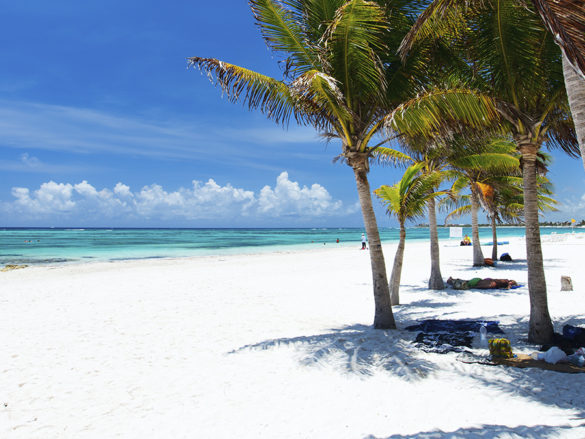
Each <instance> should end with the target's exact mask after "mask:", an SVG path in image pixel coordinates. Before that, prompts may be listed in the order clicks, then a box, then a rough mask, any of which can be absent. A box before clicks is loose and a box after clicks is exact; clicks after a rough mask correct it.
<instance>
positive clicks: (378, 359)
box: [229, 325, 435, 381]
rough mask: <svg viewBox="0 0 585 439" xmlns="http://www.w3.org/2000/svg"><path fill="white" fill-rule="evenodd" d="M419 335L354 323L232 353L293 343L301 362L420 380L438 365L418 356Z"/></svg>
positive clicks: (257, 344)
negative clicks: (417, 343)
mask: <svg viewBox="0 0 585 439" xmlns="http://www.w3.org/2000/svg"><path fill="white" fill-rule="evenodd" d="M415 335H416V334H415V333H412V332H408V331H401V330H395V331H384V330H377V329H373V328H372V327H371V326H366V325H353V326H346V327H343V328H339V329H331V330H330V331H329V332H327V333H324V334H316V335H309V336H301V337H292V338H279V339H272V340H266V341H262V342H260V343H256V344H251V345H246V346H242V347H240V348H238V349H236V350H234V351H231V352H230V353H229V354H237V353H238V352H241V351H245V350H254V349H272V348H275V347H279V346H282V345H285V346H293V347H295V348H296V349H298V350H299V351H300V352H302V354H303V357H302V358H301V360H300V361H301V364H303V365H305V366H313V365H315V366H316V365H319V364H327V365H338V366H339V367H340V368H341V369H342V370H343V371H345V372H349V373H355V374H358V375H363V376H369V375H373V373H374V371H376V370H379V369H384V370H386V371H388V372H389V373H391V374H392V375H393V376H396V377H400V378H402V379H405V380H408V381H410V380H420V379H424V378H426V377H427V376H428V375H429V373H430V372H431V371H432V370H433V369H434V368H435V365H434V364H433V363H432V362H431V361H428V360H425V359H421V358H419V357H418V356H417V355H416V354H417V353H418V352H419V351H418V350H417V349H416V348H415V347H414V345H413V344H412V343H411V341H412V340H413V339H414V337H415Z"/></svg>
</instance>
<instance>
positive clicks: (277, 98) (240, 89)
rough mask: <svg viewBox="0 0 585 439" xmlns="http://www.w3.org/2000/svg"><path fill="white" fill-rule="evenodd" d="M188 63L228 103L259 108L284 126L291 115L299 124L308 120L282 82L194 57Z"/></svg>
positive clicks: (210, 59) (221, 62) (246, 70)
mask: <svg viewBox="0 0 585 439" xmlns="http://www.w3.org/2000/svg"><path fill="white" fill-rule="evenodd" d="M188 61H189V66H192V67H198V68H199V69H200V70H202V71H204V72H205V73H207V76H208V77H209V79H210V81H211V82H215V84H216V85H219V86H220V87H221V89H222V92H223V93H225V95H226V96H227V97H228V99H229V100H230V101H232V102H238V101H242V102H243V103H245V104H247V105H248V108H249V109H251V110H255V109H259V110H260V111H261V112H262V113H264V114H266V116H267V117H268V118H269V119H272V120H274V121H275V122H276V123H285V124H287V123H288V122H289V120H290V117H291V115H294V117H295V119H296V120H297V122H299V123H307V121H308V120H309V117H308V116H307V114H306V113H305V112H304V111H298V107H297V103H296V102H295V98H294V97H293V96H292V94H291V91H290V88H289V87H288V85H287V84H285V83H284V82H282V81H277V80H276V79H274V78H271V77H269V76H266V75H262V74H260V73H257V72H254V71H252V70H248V69H245V68H243V67H239V66H236V65H233V64H228V63H226V62H223V61H220V60H217V59H215V58H200V57H197V56H194V57H191V58H189V59H188Z"/></svg>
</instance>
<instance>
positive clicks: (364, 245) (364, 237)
mask: <svg viewBox="0 0 585 439" xmlns="http://www.w3.org/2000/svg"><path fill="white" fill-rule="evenodd" d="M362 250H366V235H365V234H364V233H362Z"/></svg>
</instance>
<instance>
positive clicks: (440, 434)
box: [364, 424, 585, 439]
mask: <svg viewBox="0 0 585 439" xmlns="http://www.w3.org/2000/svg"><path fill="white" fill-rule="evenodd" d="M583 425H585V424H581V425H579V426H580V427H581V426H583ZM572 428H574V427H570V426H550V425H530V426H528V425H519V426H517V427H509V426H507V425H494V424H485V425H482V426H480V427H471V428H460V429H458V430H455V431H451V432H445V431H442V430H433V431H421V432H418V433H414V434H393V435H392V436H383V437H380V436H372V435H370V436H366V437H365V438H364V439H459V438H465V439H488V438H489V439H492V438H499V437H506V438H509V439H515V438H518V439H520V438H522V439H543V438H549V437H550V438H558V437H563V432H565V433H570V431H571V429H572Z"/></svg>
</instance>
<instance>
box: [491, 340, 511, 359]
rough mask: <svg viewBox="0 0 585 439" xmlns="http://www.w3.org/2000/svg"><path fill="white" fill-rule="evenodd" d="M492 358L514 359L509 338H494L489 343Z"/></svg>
mask: <svg viewBox="0 0 585 439" xmlns="http://www.w3.org/2000/svg"><path fill="white" fill-rule="evenodd" d="M489 345H490V355H491V356H492V358H512V357H513V356H514V354H513V353H512V346H511V345H510V340H508V339H507V338H492V339H490V341H489Z"/></svg>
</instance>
